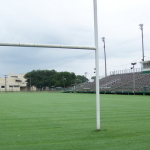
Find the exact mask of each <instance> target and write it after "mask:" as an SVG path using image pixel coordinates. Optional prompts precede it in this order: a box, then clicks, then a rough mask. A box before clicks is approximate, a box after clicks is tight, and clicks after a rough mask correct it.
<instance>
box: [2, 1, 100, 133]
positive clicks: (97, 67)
mask: <svg viewBox="0 0 150 150" xmlns="http://www.w3.org/2000/svg"><path fill="white" fill-rule="evenodd" d="M93 8H94V37H95V46H93V47H87V46H66V45H50V44H21V43H0V46H15V47H41V48H64V49H85V50H94V51H95V68H96V70H95V72H96V129H97V130H100V90H99V45H98V20H97V18H98V17H97V0H93Z"/></svg>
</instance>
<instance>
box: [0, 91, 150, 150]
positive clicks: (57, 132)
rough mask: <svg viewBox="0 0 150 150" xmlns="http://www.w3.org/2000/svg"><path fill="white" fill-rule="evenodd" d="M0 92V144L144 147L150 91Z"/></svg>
mask: <svg viewBox="0 0 150 150" xmlns="http://www.w3.org/2000/svg"><path fill="white" fill-rule="evenodd" d="M95 107H96V106H95V94H73V93H68V94H65V93H0V150H141V149H143V150H148V149H149V147H150V110H149V107H150V96H142V95H140V96H137V95H106V94H103V95H101V131H96V120H95V118H96V116H95V115H96V111H95Z"/></svg>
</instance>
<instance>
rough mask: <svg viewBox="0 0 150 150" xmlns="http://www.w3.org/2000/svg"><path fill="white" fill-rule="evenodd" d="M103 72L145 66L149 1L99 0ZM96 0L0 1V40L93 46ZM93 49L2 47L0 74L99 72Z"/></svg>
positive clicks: (148, 54) (149, 56) (149, 51)
mask: <svg viewBox="0 0 150 150" xmlns="http://www.w3.org/2000/svg"><path fill="white" fill-rule="evenodd" d="M97 1H98V28H99V49H100V56H99V60H100V65H99V66H100V76H101V77H102V76H104V74H105V67H104V51H103V42H102V40H101V38H102V37H105V39H106V53H107V71H108V74H109V73H110V71H114V70H124V69H130V68H131V63H132V62H137V65H136V68H140V64H139V62H140V61H141V59H142V40H141V30H140V29H139V24H141V23H142V24H144V26H143V28H144V30H143V31H144V48H145V60H150V42H149V41H150V9H149V6H150V0H103V1H102V0H97ZM93 20H94V19H93V0H13V1H12V0H0V42H1V43H3V42H10V43H36V44H62V45H76V46H94V21H93ZM94 68H95V53H94V51H92V50H68V49H67V50H66V49H44V48H21V47H0V77H4V75H5V74H9V73H10V72H13V73H14V74H18V73H19V74H20V73H27V72H29V71H32V70H37V69H41V70H43V69H49V70H51V69H55V70H56V71H69V72H74V73H75V74H77V75H85V72H87V77H88V78H90V77H91V76H94Z"/></svg>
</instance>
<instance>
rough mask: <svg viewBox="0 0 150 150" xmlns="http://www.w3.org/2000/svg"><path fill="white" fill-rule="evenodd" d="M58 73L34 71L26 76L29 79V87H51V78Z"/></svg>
mask: <svg viewBox="0 0 150 150" xmlns="http://www.w3.org/2000/svg"><path fill="white" fill-rule="evenodd" d="M56 73H57V72H56V71H55V70H33V71H31V72H28V73H26V74H25V76H24V77H25V78H26V79H27V82H28V86H30V82H31V86H32V85H34V86H36V87H37V88H40V87H46V86H48V87H50V86H51V80H50V77H51V76H53V75H55V74H56Z"/></svg>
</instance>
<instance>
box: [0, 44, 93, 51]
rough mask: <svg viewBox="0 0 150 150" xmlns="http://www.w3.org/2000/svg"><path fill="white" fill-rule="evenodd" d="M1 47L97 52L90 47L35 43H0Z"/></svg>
mask: <svg viewBox="0 0 150 150" xmlns="http://www.w3.org/2000/svg"><path fill="white" fill-rule="evenodd" d="M0 46H12V47H39V48H65V49H85V50H96V47H89V46H73V45H53V44H33V43H0Z"/></svg>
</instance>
